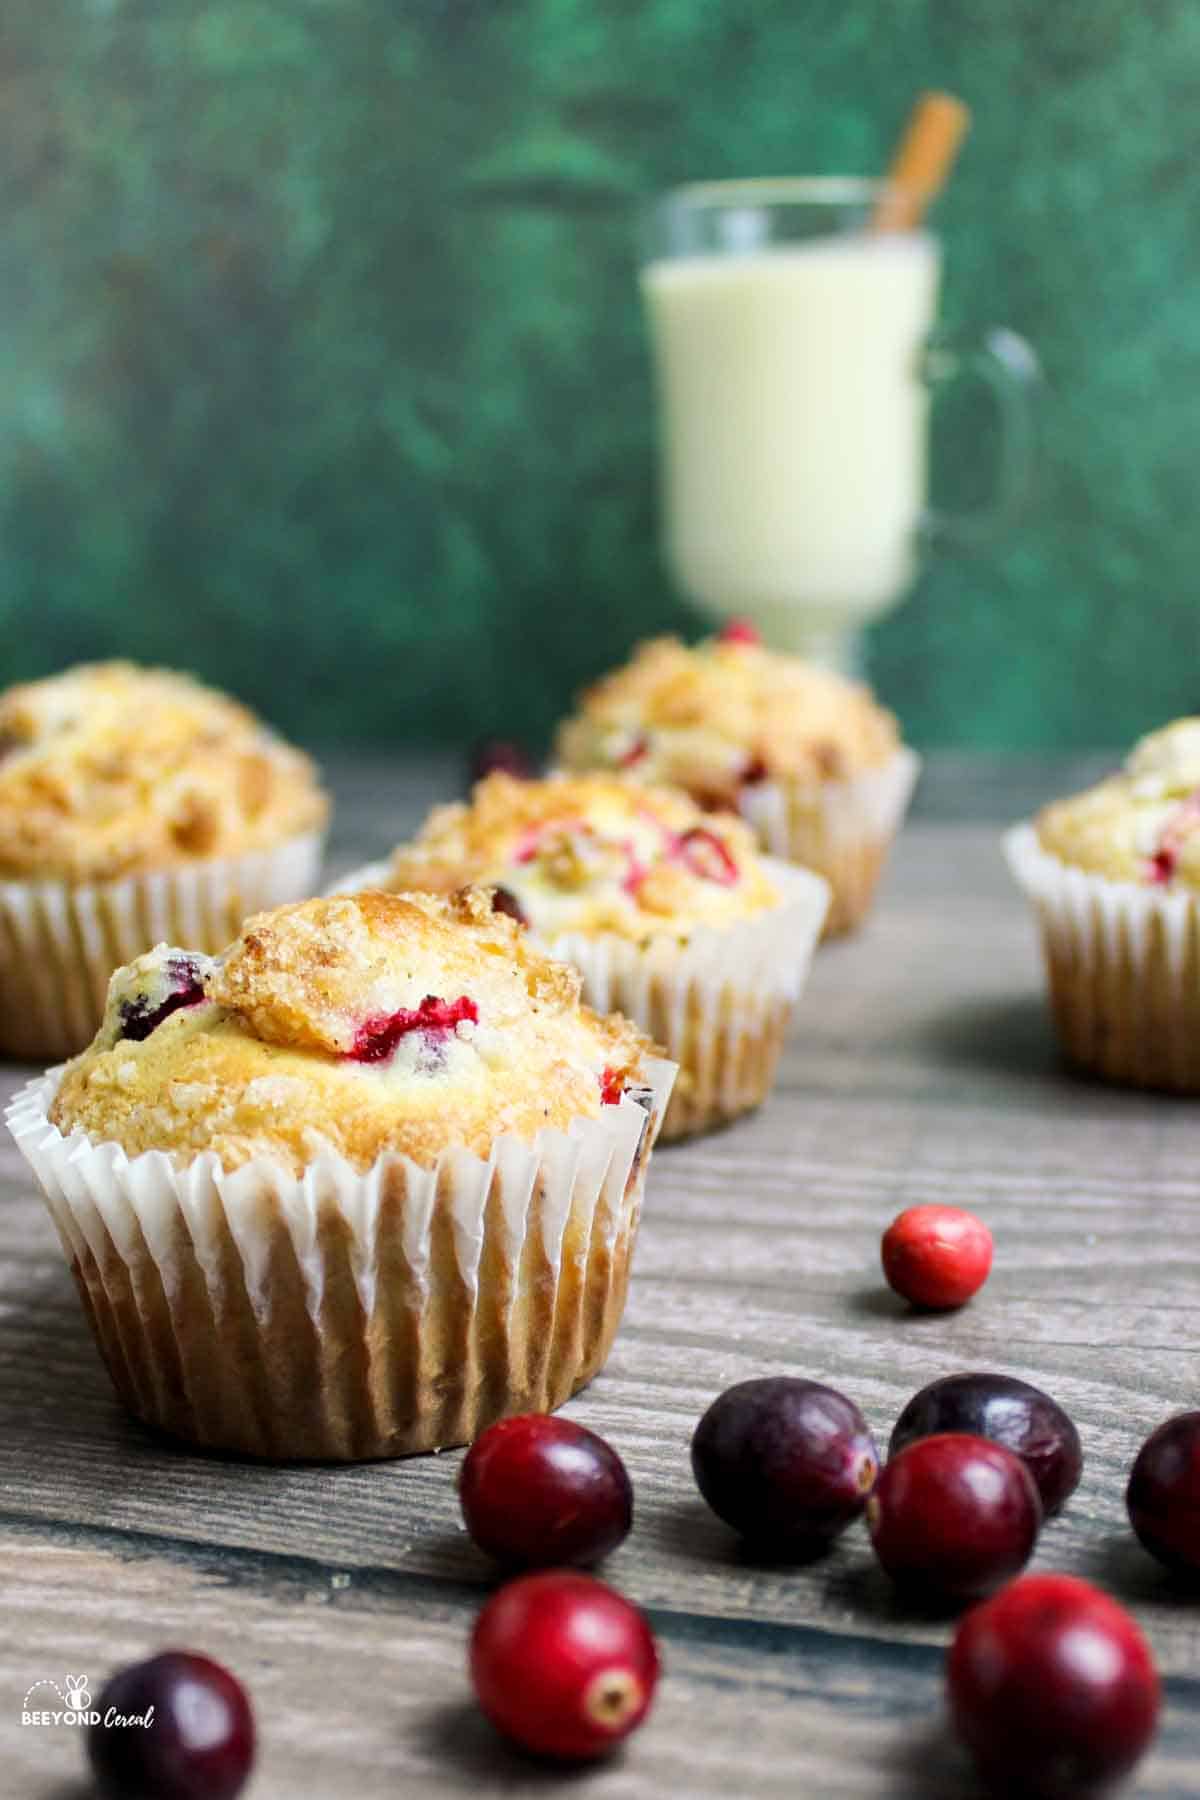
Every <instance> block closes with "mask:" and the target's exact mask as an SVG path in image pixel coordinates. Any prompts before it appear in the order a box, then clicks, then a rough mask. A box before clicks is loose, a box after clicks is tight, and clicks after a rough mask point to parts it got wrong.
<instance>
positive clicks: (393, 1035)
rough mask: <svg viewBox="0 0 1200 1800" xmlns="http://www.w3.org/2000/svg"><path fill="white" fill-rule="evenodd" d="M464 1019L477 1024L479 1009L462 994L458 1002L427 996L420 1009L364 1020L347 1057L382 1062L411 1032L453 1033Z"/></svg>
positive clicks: (408, 1008) (401, 1010)
mask: <svg viewBox="0 0 1200 1800" xmlns="http://www.w3.org/2000/svg"><path fill="white" fill-rule="evenodd" d="M464 1020H468V1021H469V1022H470V1023H471V1024H472V1025H474V1024H477V1023H478V1021H479V1008H478V1007H477V1006H476V1004H475V1002H474V1001H473V1000H470V999H468V998H467V996H466V995H465V994H463V995H462V996H460V998H459V999H457V1000H439V999H438V997H437V995H436V994H426V996H425V998H424V999H423V1000H422V1002H421V1004H420V1006H402V1007H401V1008H400V1009H399V1011H398V1012H394V1013H381V1014H380V1016H379V1017H378V1018H376V1019H368V1020H366V1022H365V1023H364V1024H362V1025H360V1026H359V1028H358V1030H357V1031H356V1032H355V1034H354V1048H353V1049H352V1050H351V1052H350V1055H351V1056H352V1057H353V1059H354V1061H355V1062H385V1061H386V1060H387V1058H388V1057H389V1056H391V1055H392V1053H393V1051H394V1050H395V1048H396V1045H397V1044H398V1043H399V1042H400V1040H401V1038H404V1037H407V1036H408V1034H409V1032H410V1031H428V1032H437V1031H453V1030H454V1027H455V1026H456V1025H460V1024H462V1022H463V1021H464Z"/></svg>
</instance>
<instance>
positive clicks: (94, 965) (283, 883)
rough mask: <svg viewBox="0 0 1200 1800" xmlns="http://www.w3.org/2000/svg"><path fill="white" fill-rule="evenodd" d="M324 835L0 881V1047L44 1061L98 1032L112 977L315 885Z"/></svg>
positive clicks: (219, 937) (225, 930) (222, 936)
mask: <svg viewBox="0 0 1200 1800" xmlns="http://www.w3.org/2000/svg"><path fill="white" fill-rule="evenodd" d="M322 843H323V834H322V833H321V832H306V833H305V834H304V835H303V836H301V837H294V838H291V839H289V840H288V841H287V842H286V843H283V844H279V845H275V846H273V847H272V848H270V849H264V850H250V851H247V852H245V853H244V854H243V855H241V856H226V857H210V858H206V859H204V860H203V861H199V862H187V863H179V864H177V865H175V866H174V867H173V868H166V869H158V870H155V871H153V872H152V873H149V874H144V875H128V876H124V877H122V878H121V879H119V880H115V881H103V882H80V883H76V884H74V885H72V884H70V883H68V882H65V881H0V1055H4V1056H9V1057H16V1058H21V1059H24V1060H26V1061H38V1062H46V1061H49V1060H51V1059H58V1058H62V1057H65V1056H73V1055H74V1054H75V1053H76V1052H77V1051H79V1050H82V1049H83V1048H84V1047H85V1045H87V1044H89V1043H90V1042H91V1040H92V1038H93V1037H94V1036H95V1035H96V1030H97V1027H98V1026H99V1024H100V1020H101V1018H102V1017H103V1014H104V1001H105V996H106V994H107V992H108V978H109V976H110V975H111V974H112V972H113V970H114V969H116V968H119V967H120V966H121V964H122V963H127V962H132V960H133V958H134V957H135V956H140V955H141V954H142V952H143V951H145V950H149V949H151V948H152V947H153V946H154V945H155V944H158V943H164V942H165V943H169V944H179V945H182V946H185V947H186V948H187V949H189V950H203V951H206V952H207V953H208V954H210V955H215V954H216V952H217V951H219V950H223V949H224V948H225V947H226V945H227V944H229V943H230V942H231V941H232V940H233V938H235V937H236V936H237V933H238V930H239V928H240V926H241V924H242V921H243V919H244V918H245V917H246V916H247V914H248V913H252V912H258V911H260V910H262V909H264V908H267V907H272V906H281V905H283V903H284V902H285V901H288V900H303V899H306V898H307V897H308V896H309V895H310V894H313V893H315V892H316V890H317V886H318V882H319V878H320V872H321V849H322Z"/></svg>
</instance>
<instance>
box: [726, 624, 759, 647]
mask: <svg viewBox="0 0 1200 1800" xmlns="http://www.w3.org/2000/svg"><path fill="white" fill-rule="evenodd" d="M717 642H718V643H720V644H761V643H762V633H761V631H759V629H758V627H757V625H752V624H751V623H750V621H749V619H727V620H726V621H725V623H724V625H722V627H721V629H720V631H718V633H717Z"/></svg>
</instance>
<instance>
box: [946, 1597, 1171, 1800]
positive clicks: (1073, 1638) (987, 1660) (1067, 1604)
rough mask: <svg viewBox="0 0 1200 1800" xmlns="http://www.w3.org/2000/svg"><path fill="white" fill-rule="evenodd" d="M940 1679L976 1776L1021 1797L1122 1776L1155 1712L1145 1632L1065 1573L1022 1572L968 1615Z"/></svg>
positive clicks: (1066, 1795) (1086, 1788) (1041, 1797)
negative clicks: (1021, 1575) (974, 1765)
mask: <svg viewBox="0 0 1200 1800" xmlns="http://www.w3.org/2000/svg"><path fill="white" fill-rule="evenodd" d="M946 1682H947V1689H948V1692H949V1698H950V1713H951V1717H952V1718H953V1720H954V1725H955V1729H956V1730H957V1731H958V1734H959V1736H960V1737H961V1738H962V1739H963V1741H964V1743H965V1744H966V1745H967V1746H968V1748H969V1749H970V1750H971V1751H972V1752H973V1754H974V1756H975V1759H976V1762H977V1763H978V1765H979V1769H980V1772H981V1773H982V1774H983V1776H984V1777H985V1779H986V1780H987V1781H988V1782H989V1783H991V1784H993V1785H994V1786H995V1787H996V1788H997V1789H998V1790H999V1791H1000V1792H1002V1793H1004V1794H1013V1795H1016V1794H1019V1795H1021V1797H1022V1800H1070V1797H1071V1796H1083V1795H1086V1794H1094V1793H1095V1792H1096V1789H1097V1787H1098V1786H1107V1785H1108V1783H1109V1782H1111V1781H1114V1780H1116V1779H1117V1778H1118V1777H1119V1776H1121V1775H1125V1774H1127V1773H1128V1771H1129V1770H1130V1769H1132V1768H1133V1766H1134V1764H1135V1763H1136V1762H1137V1760H1138V1758H1139V1757H1140V1756H1141V1755H1142V1753H1143V1751H1144V1750H1145V1748H1146V1746H1147V1744H1148V1743H1149V1742H1150V1739H1151V1738H1152V1737H1153V1735H1154V1727H1155V1723H1156V1720H1157V1717H1158V1700H1159V1688H1158V1674H1157V1671H1156V1670H1155V1667H1154V1659H1153V1657H1152V1656H1151V1654H1150V1650H1149V1647H1148V1645H1147V1643H1146V1640H1145V1638H1144V1637H1143V1636H1142V1634H1141V1632H1140V1631H1139V1630H1138V1628H1137V1626H1136V1624H1135V1623H1134V1621H1133V1620H1132V1619H1131V1618H1130V1616H1129V1614H1128V1613H1127V1612H1126V1611H1125V1610H1124V1609H1123V1608H1122V1607H1120V1606H1118V1605H1117V1603H1116V1601H1115V1600H1110V1599H1109V1597H1108V1595H1107V1594H1102V1593H1101V1592H1100V1590H1099V1589H1098V1588H1094V1587H1091V1586H1090V1585H1089V1584H1088V1583H1087V1582H1086V1581H1077V1580H1076V1579H1075V1578H1074V1577H1073V1576H1071V1575H1026V1576H1024V1577H1023V1578H1022V1579H1021V1580H1020V1581H1014V1582H1012V1583H1011V1585H1010V1586H1009V1587H1006V1588H1005V1589H1004V1590H1003V1592H1001V1593H999V1594H996V1595H995V1596H994V1598H993V1599H991V1600H987V1601H985V1602H984V1604H983V1605H982V1606H977V1607H975V1609H974V1610H973V1611H972V1612H969V1613H968V1614H967V1616H966V1618H965V1619H964V1620H963V1621H962V1623H961V1624H960V1626H959V1628H958V1631H957V1633H956V1634H955V1638H954V1642H953V1644H952V1645H951V1646H950V1655H949V1658H948V1660H947V1664H946Z"/></svg>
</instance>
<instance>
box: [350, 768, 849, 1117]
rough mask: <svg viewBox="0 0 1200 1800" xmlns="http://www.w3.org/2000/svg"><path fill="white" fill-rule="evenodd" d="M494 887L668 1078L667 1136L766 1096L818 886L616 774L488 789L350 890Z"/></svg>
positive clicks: (679, 801) (671, 797)
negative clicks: (657, 1059) (637, 1035)
mask: <svg viewBox="0 0 1200 1800" xmlns="http://www.w3.org/2000/svg"><path fill="white" fill-rule="evenodd" d="M465 882H484V883H487V884H488V885H490V886H491V887H493V888H494V890H495V894H496V904H497V905H498V906H500V907H501V908H503V909H504V910H505V911H507V912H508V913H509V914H510V915H511V916H512V917H513V918H515V919H517V920H518V921H519V922H520V923H522V924H523V925H526V926H528V928H529V930H530V933H531V934H532V935H533V936H534V937H535V938H536V940H537V941H538V942H539V943H540V944H541V945H542V946H543V947H544V948H545V949H546V951H547V952H548V953H549V954H550V955H552V956H555V957H561V958H562V959H563V960H564V961H566V962H570V963H572V964H573V965H574V967H575V968H576V969H578V970H579V972H580V974H581V975H582V977H583V991H584V996H585V998H586V999H587V1000H588V1001H589V1002H590V1004H591V1005H592V1006H594V1007H596V1008H597V1010H598V1011H600V1012H607V1011H609V1010H610V1009H615V1010H616V1011H618V1012H622V1013H626V1014H627V1015H628V1016H629V1017H630V1018H631V1019H635V1020H636V1021H637V1023H638V1024H639V1025H640V1026H641V1027H642V1029H643V1030H644V1031H646V1032H648V1033H649V1034H650V1036H651V1037H653V1038H654V1039H655V1040H656V1041H658V1042H659V1043H662V1044H665V1045H666V1047H667V1051H668V1054H669V1055H670V1056H672V1057H673V1058H674V1059H675V1061H676V1062H678V1064H679V1065H680V1073H679V1079H678V1081H677V1082H676V1085H675V1092H674V1095H673V1097H672V1100H671V1106H670V1110H669V1112H668V1114H667V1118H666V1123H665V1124H664V1126H663V1136H664V1137H665V1138H675V1137H680V1136H683V1135H684V1134H685V1133H688V1132H694V1131H700V1130H704V1129H706V1128H708V1127H710V1126H714V1125H718V1124H722V1123H724V1122H725V1121H727V1120H729V1119H733V1118H736V1117H737V1116H738V1115H739V1114H741V1113H744V1112H747V1111H748V1110H749V1109H750V1108H752V1107H754V1106H757V1105H758V1104H759V1103H760V1101H762V1100H763V1099H764V1098H765V1097H766V1095H767V1093H768V1092H769V1091H770V1088H771V1085H772V1083H773V1081H774V1079H775V1072H776V1067H777V1065H778V1062H779V1054H780V1050H781V1048H782V1045H783V1039H784V1035H785V1033H786V1030H787V1025H788V1021H789V1019H790V1017H791V1013H792V1008H793V1006H794V1004H795V1002H796V999H797V997H798V995H799V993H800V990H801V988H802V987H803V985H804V980H805V977H806V975H807V973H808V967H809V963H810V960H811V957H812V951H813V946H814V944H815V943H816V939H817V935H818V933H819V931H820V929H821V921H822V919H823V918H824V915H825V908H826V906H827V904H828V899H829V890H828V888H827V886H826V884H825V882H824V881H822V880H821V878H820V877H819V876H816V875H813V874H811V873H809V872H808V871H807V870H803V869H797V868H793V867H792V866H791V865H790V864H787V863H776V862H773V861H771V860H769V859H767V858H762V857H760V856H759V855H758V854H757V851H756V849H755V843H754V837H753V834H752V832H751V831H750V829H749V827H748V826H746V825H744V824H743V823H742V821H741V820H740V819H737V818H736V817H734V816H733V815H732V814H730V813H715V812H714V813H706V812H702V811H701V809H700V808H699V807H698V806H696V805H695V803H694V802H693V801H692V800H690V799H689V798H688V796H687V795H686V794H684V793H682V792H680V791H679V790H678V789H671V788H655V787H642V786H639V785H637V784H636V783H633V782H629V781H623V780H621V779H619V778H618V777H616V776H613V775H576V776H552V777H550V778H549V779H548V780H545V781H520V780H516V779H514V778H513V777H512V776H510V775H505V774H496V775H491V776H489V777H488V778H487V779H486V780H485V781H482V782H480V783H479V785H478V786H477V787H476V788H475V790H474V793H473V795H472V798H471V802H470V804H469V805H467V806H461V805H457V806H442V807H439V808H437V809H436V810H435V811H434V812H433V813H432V814H431V815H430V817H429V819H428V821H427V822H426V824H425V826H424V828H423V829H422V831H421V833H420V834H419V836H418V837H417V839H416V840H415V842H413V843H411V844H406V845H401V847H400V848H399V849H398V850H397V851H396V852H395V854H394V856H393V858H392V860H391V863H390V864H385V865H375V866H373V867H371V868H368V869H364V870H360V871H359V872H358V874H357V875H356V876H351V877H350V878H349V885H351V886H373V885H377V884H378V885H381V886H384V887H387V888H392V889H415V888H421V889H427V890H431V891H434V892H448V891H452V890H453V889H454V888H457V887H460V886H462V885H463V884H464V883H465Z"/></svg>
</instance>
